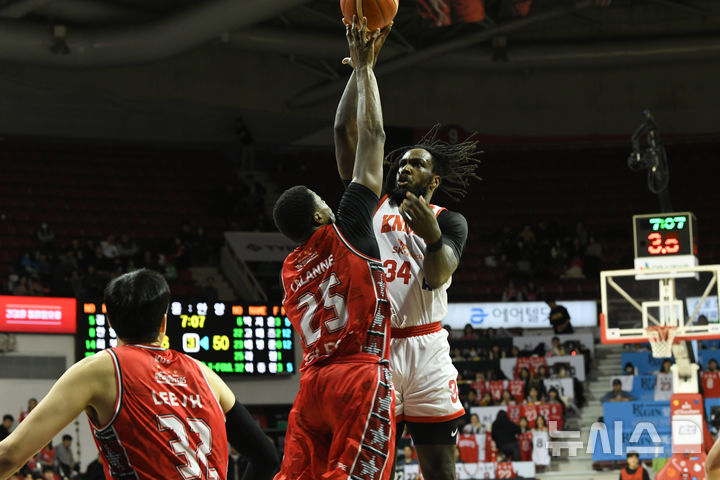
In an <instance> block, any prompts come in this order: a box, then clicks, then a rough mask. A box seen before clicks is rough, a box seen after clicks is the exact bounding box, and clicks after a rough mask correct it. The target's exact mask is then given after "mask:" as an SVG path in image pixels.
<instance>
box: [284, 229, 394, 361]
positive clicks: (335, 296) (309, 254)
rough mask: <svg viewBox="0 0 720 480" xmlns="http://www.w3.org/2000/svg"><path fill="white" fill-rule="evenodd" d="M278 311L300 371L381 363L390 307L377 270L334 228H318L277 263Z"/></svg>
mask: <svg viewBox="0 0 720 480" xmlns="http://www.w3.org/2000/svg"><path fill="white" fill-rule="evenodd" d="M282 282H283V287H284V289H285V299H284V300H283V305H284V306H285V312H286V314H287V316H288V318H289V319H290V322H292V325H293V327H294V328H295V330H296V331H297V332H298V334H299V335H300V338H301V339H302V342H303V364H302V366H301V367H300V370H304V369H305V368H307V367H308V366H310V365H312V364H314V363H315V362H317V361H319V360H323V359H327V358H330V357H332V358H333V359H339V358H341V357H344V358H345V359H347V358H350V356H352V358H353V359H354V360H356V361H373V362H377V361H378V359H383V360H387V359H388V355H389V346H390V304H389V302H388V300H387V297H386V287H385V272H384V270H383V267H382V264H381V263H380V261H379V260H377V259H375V258H371V257H368V256H366V255H363V254H362V253H360V252H358V251H357V250H355V249H354V248H353V247H352V246H351V245H350V244H349V243H348V242H347V241H346V240H345V238H344V237H343V236H342V234H341V233H340V231H339V230H338V229H337V228H336V227H335V225H332V224H331V225H325V226H323V227H320V228H319V229H318V230H316V231H315V233H314V234H313V235H312V236H311V237H310V239H309V240H308V241H307V242H306V243H305V244H304V245H300V246H299V247H298V248H296V249H295V250H293V251H292V252H291V253H290V255H288V256H287V258H286V259H285V262H284V263H283V269H282Z"/></svg>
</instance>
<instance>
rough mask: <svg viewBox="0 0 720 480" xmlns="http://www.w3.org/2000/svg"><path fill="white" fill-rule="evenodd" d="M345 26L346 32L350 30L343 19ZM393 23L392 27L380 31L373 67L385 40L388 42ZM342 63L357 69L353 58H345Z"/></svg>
mask: <svg viewBox="0 0 720 480" xmlns="http://www.w3.org/2000/svg"><path fill="white" fill-rule="evenodd" d="M343 24H345V28H346V32H347V28H348V26H349V25H348V24H347V23H345V19H344V18H343ZM392 27H393V23H392V22H391V23H390V25H388V26H387V27H383V28H381V29H380V35H378V37H377V38H376V39H375V45H374V47H375V56H374V58H373V67H374V66H375V64H376V63H377V60H378V57H379V56H380V50H382V47H383V45H385V40H387V37H388V36H389V35H390V30H392ZM342 63H343V64H344V65H350V66H351V67H352V68H355V66H354V65H353V62H352V58H350V57H345V58H343V59H342Z"/></svg>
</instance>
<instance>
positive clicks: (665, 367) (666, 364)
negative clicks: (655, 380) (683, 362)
mask: <svg viewBox="0 0 720 480" xmlns="http://www.w3.org/2000/svg"><path fill="white" fill-rule="evenodd" d="M670 367H672V360H670V359H669V358H666V359H665V360H663V362H662V365H661V366H660V371H659V372H658V373H670Z"/></svg>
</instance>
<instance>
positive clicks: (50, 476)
mask: <svg viewBox="0 0 720 480" xmlns="http://www.w3.org/2000/svg"><path fill="white" fill-rule="evenodd" d="M42 478H43V480H62V479H61V478H60V475H58V474H57V473H55V469H54V468H53V467H52V466H50V465H46V466H44V467H43V469H42Z"/></svg>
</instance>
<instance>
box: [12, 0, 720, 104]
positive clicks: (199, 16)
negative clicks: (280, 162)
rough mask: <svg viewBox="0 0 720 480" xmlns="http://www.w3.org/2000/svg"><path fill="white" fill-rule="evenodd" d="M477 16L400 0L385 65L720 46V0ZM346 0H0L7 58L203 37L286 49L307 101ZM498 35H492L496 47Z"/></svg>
mask: <svg viewBox="0 0 720 480" xmlns="http://www.w3.org/2000/svg"><path fill="white" fill-rule="evenodd" d="M500 1H501V0H485V5H486V7H487V10H488V16H487V17H486V19H485V20H484V21H483V22H481V23H479V24H462V25H454V26H451V27H445V28H430V27H428V25H427V23H425V22H424V20H423V19H421V18H420V16H419V14H418V11H417V8H416V2H415V0H404V1H401V2H400V4H401V5H400V11H399V14H398V16H397V19H396V22H395V27H394V31H393V35H392V36H391V39H390V40H389V41H388V44H387V45H386V47H385V50H384V51H383V56H384V58H383V62H382V63H381V64H379V65H378V67H377V73H378V75H385V74H388V73H392V72H398V71H402V70H404V69H407V68H409V67H427V68H460V69H487V70H492V69H527V68H575V67H578V66H582V67H594V66H607V65H624V64H637V63H640V62H672V63H678V62H683V61H697V60H706V59H709V58H718V57H720V34H718V33H717V32H719V31H720V2H718V1H717V0H613V1H612V5H611V6H610V7H599V6H597V5H596V0H577V1H574V0H535V1H534V3H533V13H532V14H531V15H529V16H527V17H524V18H500V17H499V16H498V15H497V14H496V13H494V12H495V7H496V6H497V4H498V2H500ZM338 4H339V1H338V0H202V1H200V0H112V1H110V0H0V62H11V63H12V62H16V63H29V64H37V65H47V66H59V67H81V68H93V67H105V66H115V65H132V64H138V63H147V62H153V61H158V60H164V59H166V58H171V57H174V56H178V55H181V54H183V53H184V52H186V51H188V50H191V49H196V48H235V49H237V50H238V51H250V52H256V53H261V54H267V55H275V56H281V57H284V58H286V59H287V61H288V62H290V63H291V64H293V65H294V66H295V67H296V68H298V69H303V70H306V71H308V70H309V71H311V72H313V73H314V74H316V75H317V77H318V83H317V85H316V86H314V87H313V88H311V89H308V90H306V91H304V92H302V93H300V94H298V95H297V96H296V97H294V98H292V99H289V102H288V103H289V105H290V106H291V107H303V106H306V105H311V104H313V103H314V102H317V101H320V100H322V99H323V98H325V97H326V96H328V95H333V94H335V93H336V92H337V90H338V89H339V88H341V87H342V84H343V82H344V79H343V78H341V77H342V69H343V67H342V66H341V65H340V62H339V59H340V58H342V57H343V56H344V55H345V53H346V50H347V47H346V44H345V40H344V36H343V30H342V27H341V25H340V16H341V15H340V11H339V6H338ZM493 44H495V46H494V47H493Z"/></svg>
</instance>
